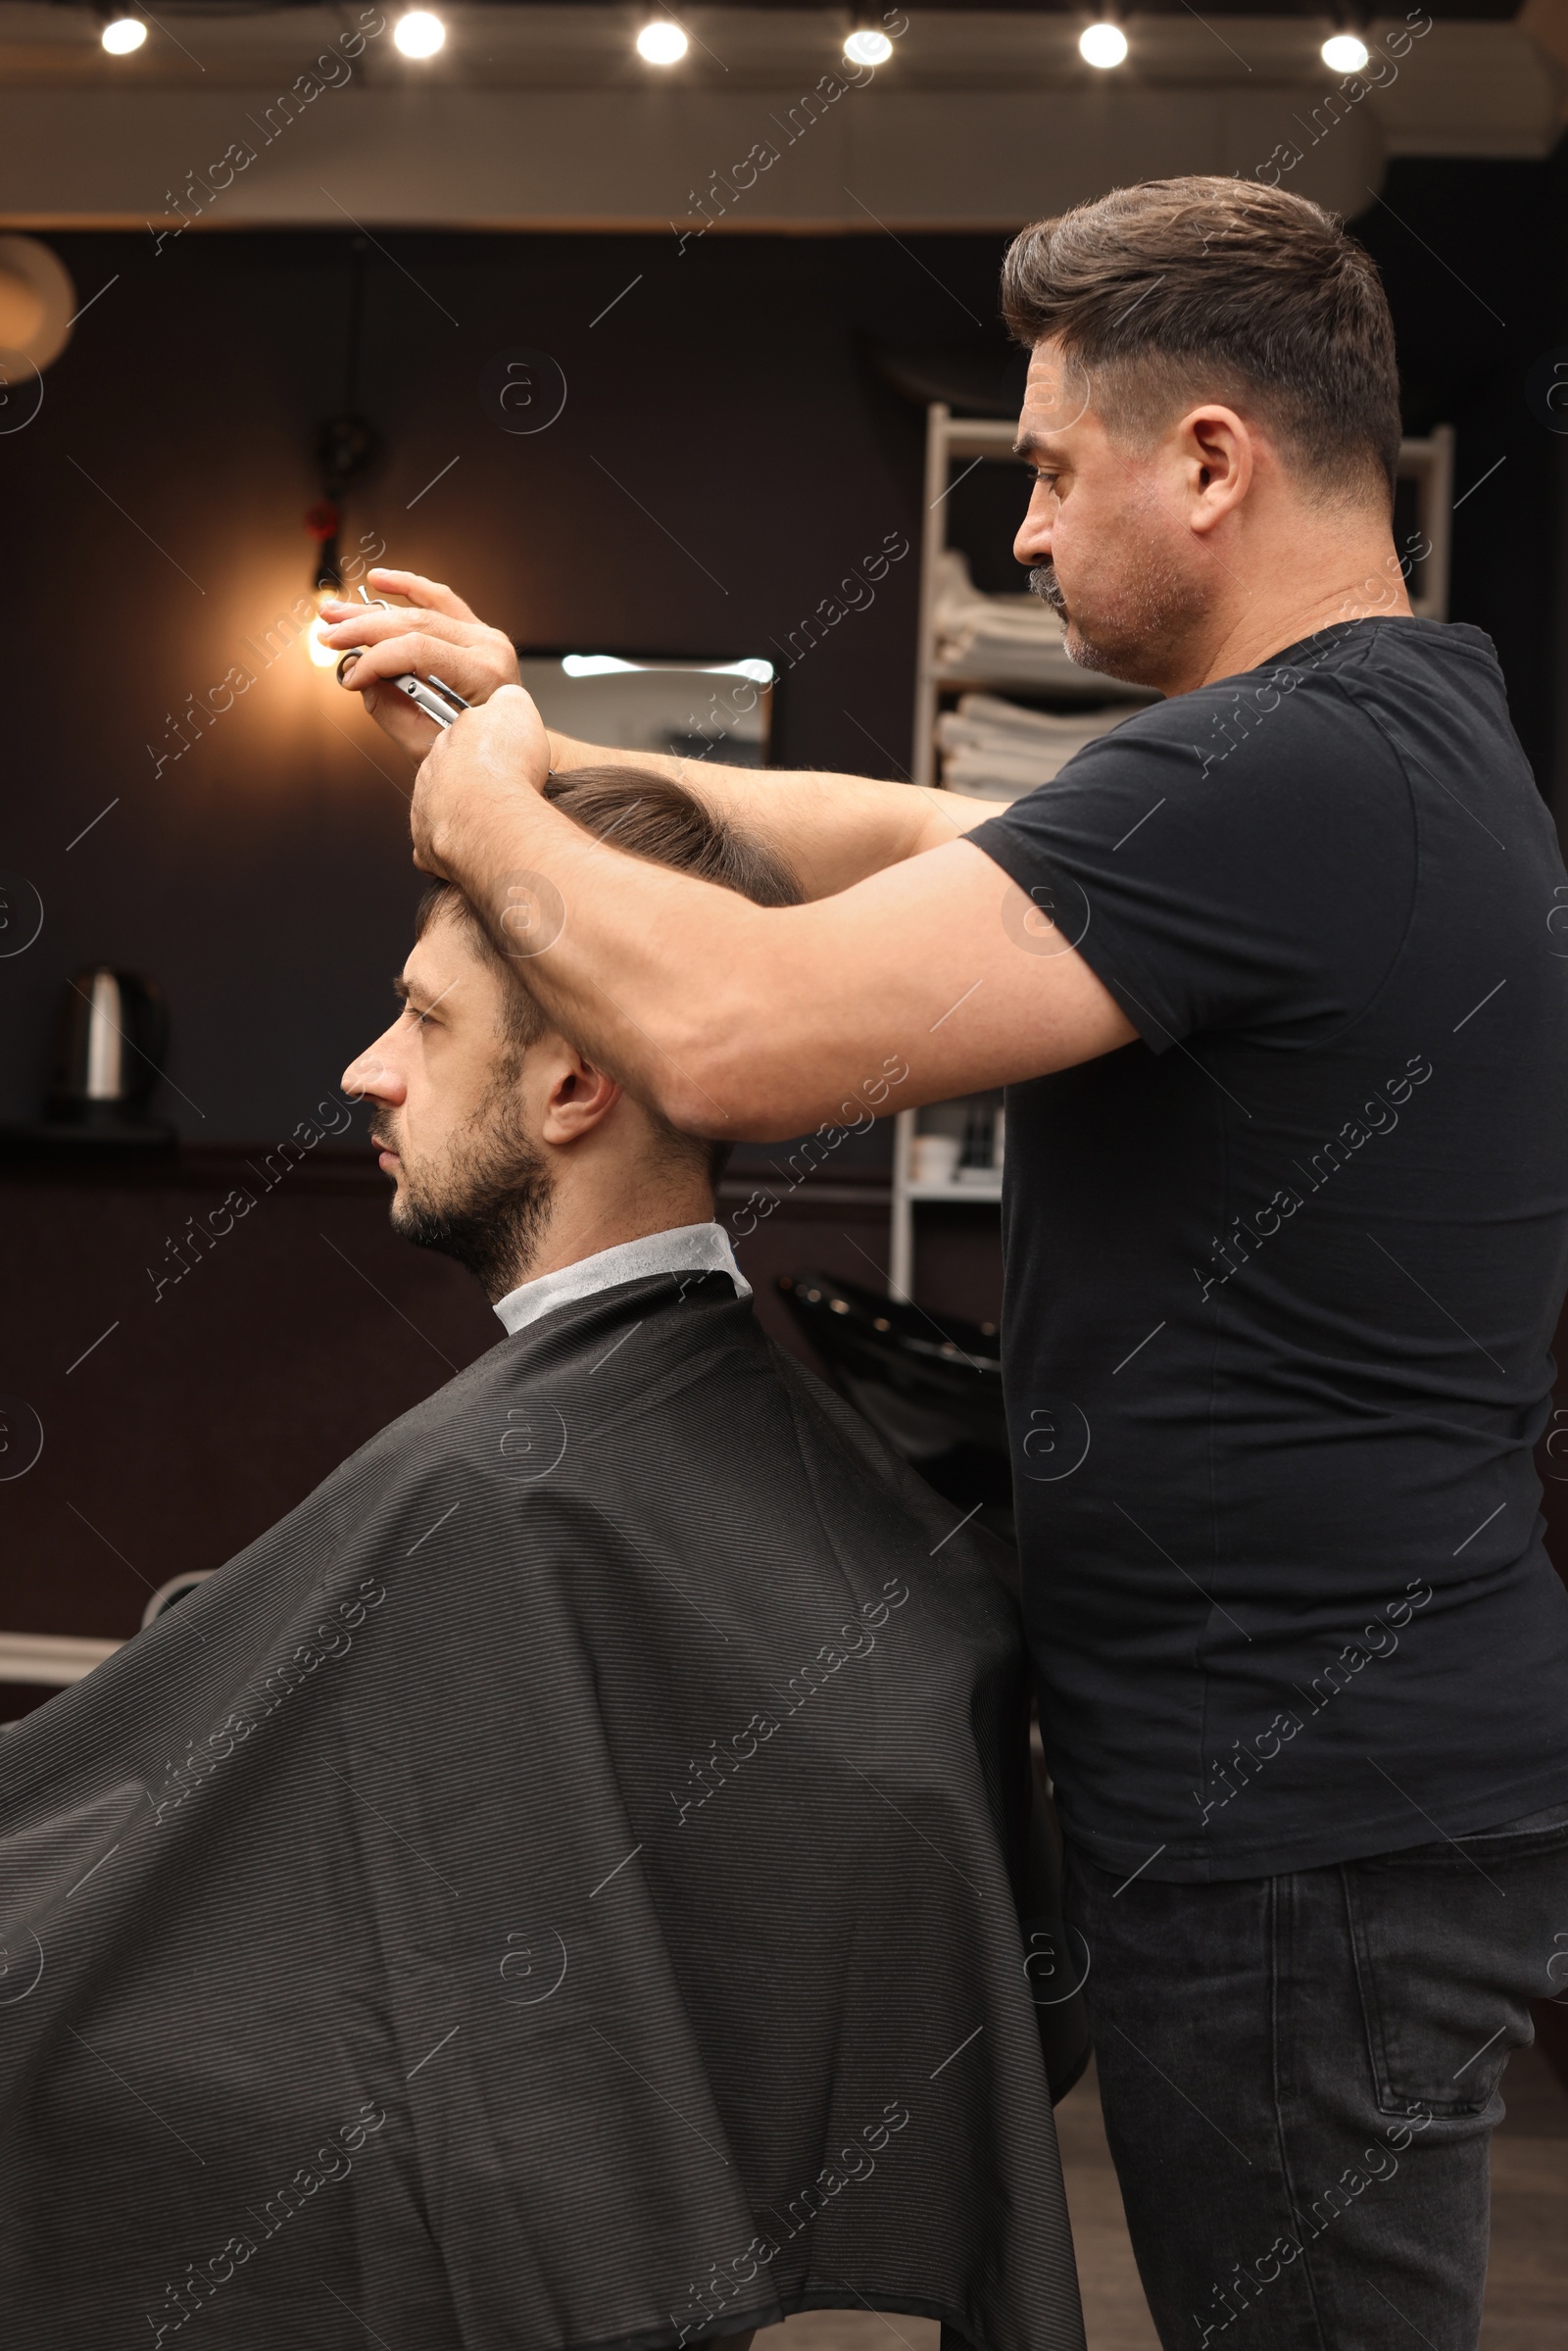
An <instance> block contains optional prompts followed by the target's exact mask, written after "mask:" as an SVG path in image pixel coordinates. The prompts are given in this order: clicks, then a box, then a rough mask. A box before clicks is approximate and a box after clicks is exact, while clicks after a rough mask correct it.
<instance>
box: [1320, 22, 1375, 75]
mask: <svg viewBox="0 0 1568 2351" xmlns="http://www.w3.org/2000/svg"><path fill="white" fill-rule="evenodd" d="M1368 54H1369V52H1368V50H1367V45H1366V43H1365V41H1363V40H1360V39H1358V37H1357V36H1356V34H1354V33H1353V32H1335V33H1331V34H1330V35H1329V38H1328V39H1327V40H1326V41H1325V42H1324V44H1323V46H1322V48H1321V49H1320V50H1319V51H1318V55H1319V56H1320V57H1321V58H1322V60H1323V63H1324V64H1325V65H1326V66H1327V67H1328V70H1329V72H1330V73H1360V71H1361V68H1362V67H1363V66H1364V65H1365V64H1366V61H1367V57H1368Z"/></svg>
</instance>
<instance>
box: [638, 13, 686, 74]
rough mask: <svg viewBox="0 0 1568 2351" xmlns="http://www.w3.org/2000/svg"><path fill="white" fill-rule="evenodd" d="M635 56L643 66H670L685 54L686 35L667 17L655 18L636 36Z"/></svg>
mask: <svg viewBox="0 0 1568 2351" xmlns="http://www.w3.org/2000/svg"><path fill="white" fill-rule="evenodd" d="M637 54H638V56H639V57H640V58H641V59H642V60H643V62H644V64H645V65H650V66H672V65H674V64H675V63H676V62H677V60H678V59H680V58H683V57H684V56H685V54H686V35H685V34H684V33H683V32H682V30H681V28H680V26H679V25H678V24H670V22H669V20H668V18H667V17H656V18H655V19H654V21H653V23H652V24H645V25H644V26H643V28H642V30H641V32H640V33H639V34H638V35H637Z"/></svg>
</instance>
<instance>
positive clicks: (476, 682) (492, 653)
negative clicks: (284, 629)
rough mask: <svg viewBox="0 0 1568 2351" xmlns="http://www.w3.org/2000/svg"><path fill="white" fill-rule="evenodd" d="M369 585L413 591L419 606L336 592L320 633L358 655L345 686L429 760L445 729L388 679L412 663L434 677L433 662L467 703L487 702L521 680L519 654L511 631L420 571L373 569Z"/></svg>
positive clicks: (375, 590)
mask: <svg viewBox="0 0 1568 2351" xmlns="http://www.w3.org/2000/svg"><path fill="white" fill-rule="evenodd" d="M368 587H369V592H370V594H371V595H381V596H388V595H390V596H407V597H409V598H410V599H411V601H412V604H413V607H414V610H413V611H407V610H404V609H403V608H401V607H399V606H386V607H377V606H372V605H367V604H361V603H359V602H358V601H355V602H353V603H351V602H350V601H349V600H348V599H347V598H346V597H343V598H334V599H333V600H332V601H331V602H330V603H324V604H323V605H322V607H321V617H322V619H323V620H324V621H325V622H326V623H327V624H328V625H327V626H325V627H324V628H323V629H322V631H321V639H322V642H323V643H324V644H327V645H334V646H336V647H337V649H338V651H339V652H340V653H348V652H354V653H356V654H357V655H358V659H357V660H356V661H354V663H353V664H352V666H351V667H349V668H346V669H345V670H344V672H343V683H344V685H345V686H347V687H348V689H349V690H350V692H351V693H354V694H363V695H364V697H365V707H366V709H367V710H368V711H369V713H370V715H371V717H372V718H373V719H374V720H375V722H376V724H377V726H379V727H380V728H381V729H382V730H383V732H384V733H386V734H388V735H390V736H391V738H392V740H393V742H394V743H396V744H397V746H398V747H399V749H400V750H402V751H406V752H409V753H410V754H411V755H412V756H413V757H414V758H415V759H423V758H424V756H425V754H426V753H427V752H428V751H429V750H430V748H431V746H432V744H433V743H434V742H435V741H436V739H437V736H438V735H439V734H440V733H441V731H442V730H441V729H440V728H439V727H437V725H436V723H435V721H434V719H433V718H426V717H425V715H424V713H423V712H422V711H421V710H417V709H416V708H415V706H414V704H413V703H412V702H410V700H409V698H408V696H407V695H406V694H400V693H398V692H397V690H396V688H395V687H392V686H390V685H388V684H387V683H386V681H387V679H388V678H393V677H406V676H407V675H408V673H409V671H410V670H411V669H412V670H413V671H414V673H415V674H416V676H417V677H425V678H427V677H428V676H429V674H430V672H431V670H432V669H433V670H434V671H435V673H436V675H437V677H439V678H441V679H442V680H443V681H444V683H445V684H447V685H449V686H452V687H454V688H455V689H456V690H457V692H458V693H459V694H461V695H462V696H463V699H464V701H465V702H471V703H482V702H488V701H489V699H490V697H491V695H492V694H493V693H494V692H495V691H496V688H497V687H498V686H515V685H516V683H517V676H518V673H517V657H516V654H515V651H514V650H513V645H512V640H511V638H510V637H507V636H504V635H503V633H502V632H501V630H500V629H498V628H487V627H486V625H485V623H484V622H483V621H482V620H480V619H479V618H478V617H477V615H476V614H475V613H473V612H470V611H469V610H468V607H467V606H466V604H465V603H464V601H463V599H462V597H461V596H454V595H453V593H452V590H451V589H450V588H443V587H440V586H438V585H437V583H436V582H435V581H434V580H429V579H421V578H420V576H419V574H418V573H417V571H372V572H371V573H370V574H369V579H368Z"/></svg>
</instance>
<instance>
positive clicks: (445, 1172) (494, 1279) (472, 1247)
mask: <svg viewBox="0 0 1568 2351" xmlns="http://www.w3.org/2000/svg"><path fill="white" fill-rule="evenodd" d="M520 1068H521V1063H520V1059H518V1060H516V1061H514V1062H513V1063H512V1064H511V1065H510V1066H509V1067H507V1068H504V1069H503V1070H501V1071H499V1072H498V1073H497V1076H496V1079H495V1081H494V1082H493V1084H492V1085H491V1087H490V1089H489V1091H488V1092H487V1093H486V1095H485V1098H484V1100H483V1102H481V1103H480V1104H479V1107H478V1109H477V1110H476V1111H475V1112H474V1114H473V1117H472V1119H471V1120H470V1121H469V1123H468V1125H467V1127H466V1128H465V1129H464V1130H463V1131H462V1132H461V1133H460V1134H459V1135H457V1136H455V1137H454V1138H453V1142H452V1146H451V1151H450V1155H449V1158H448V1162H447V1165H446V1166H445V1167H444V1168H443V1169H442V1170H441V1171H440V1172H439V1174H436V1173H433V1172H432V1171H431V1170H429V1169H427V1168H420V1167H417V1166H415V1167H411V1166H410V1164H409V1162H408V1160H407V1159H403V1187H402V1190H401V1191H400V1192H399V1193H398V1195H397V1198H396V1199H395V1200H394V1201H393V1203H392V1229H393V1231H394V1232H396V1233H400V1234H401V1235H402V1237H403V1239H404V1240H405V1241H412V1242H413V1244H414V1246H415V1248H416V1249H435V1250H436V1251H437V1252H438V1253H439V1254H440V1255H441V1256H443V1257H453V1258H456V1260H457V1262H458V1263H459V1264H460V1265H462V1266H465V1267H466V1269H467V1271H468V1272H469V1273H471V1274H472V1275H473V1277H474V1279H475V1280H476V1281H477V1282H478V1283H479V1284H480V1286H481V1288H482V1289H483V1290H484V1293H485V1296H486V1297H487V1298H489V1299H490V1301H491V1303H492V1305H493V1304H494V1303H495V1301H496V1300H497V1298H505V1297H506V1296H507V1294H508V1292H509V1291H512V1290H515V1289H516V1287H517V1285H518V1283H519V1282H523V1281H526V1279H527V1277H528V1270H529V1268H530V1266H531V1265H532V1264H533V1262H534V1260H535V1258H536V1257H537V1255H538V1253H539V1244H540V1241H541V1240H542V1238H543V1235H544V1231H545V1228H546V1226H547V1225H548V1224H549V1222H550V1210H551V1204H552V1196H553V1187H552V1183H551V1178H550V1170H549V1168H548V1166H547V1164H546V1161H545V1159H544V1156H543V1154H542V1153H541V1152H540V1151H538V1149H537V1148H536V1147H535V1146H534V1145H533V1144H532V1143H530V1142H529V1140H528V1138H527V1137H526V1136H525V1135H524V1134H523V1133H522V1131H521V1127H520V1124H519V1112H518V1109H517V1079H518V1076H519V1074H520ZM378 1124H379V1125H380V1126H381V1127H382V1128H384V1129H385V1131H386V1138H387V1141H388V1142H389V1143H390V1145H391V1147H392V1149H393V1150H394V1151H397V1150H398V1133H397V1120H396V1116H395V1114H394V1113H388V1112H383V1113H382V1115H381V1118H380V1120H379V1121H378ZM399 1156H400V1157H402V1153H401V1151H400V1152H399Z"/></svg>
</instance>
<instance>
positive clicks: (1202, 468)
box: [1179, 405, 1256, 533]
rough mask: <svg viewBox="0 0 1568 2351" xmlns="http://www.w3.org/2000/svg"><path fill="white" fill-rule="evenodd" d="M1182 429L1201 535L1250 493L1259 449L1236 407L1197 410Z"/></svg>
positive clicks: (1195, 525)
mask: <svg viewBox="0 0 1568 2351" xmlns="http://www.w3.org/2000/svg"><path fill="white" fill-rule="evenodd" d="M1179 431H1180V438H1181V448H1182V456H1183V459H1184V461H1185V470H1186V473H1187V476H1188V483H1189V496H1190V506H1189V512H1188V522H1189V525H1190V527H1191V528H1192V529H1193V530H1195V531H1198V532H1199V533H1204V532H1207V531H1211V530H1213V529H1214V528H1215V527H1216V525H1217V524H1218V523H1220V522H1222V521H1223V520H1224V519H1225V517H1226V515H1228V514H1232V513H1234V511H1235V509H1236V508H1237V507H1238V506H1239V505H1240V504H1241V502H1242V500H1243V499H1244V498H1245V497H1246V496H1247V494H1248V491H1249V490H1250V488H1251V484H1252V473H1253V468H1254V463H1255V457H1256V451H1255V448H1254V444H1253V439H1252V434H1251V431H1250V428H1249V426H1248V425H1247V424H1246V423H1245V422H1244V421H1243V419H1242V418H1241V417H1240V416H1238V415H1237V414H1236V412H1235V410H1234V409H1228V408H1221V407H1219V406H1217V405H1205V406H1204V407H1202V408H1200V409H1195V410H1193V412H1192V413H1191V415H1189V416H1185V417H1184V418H1183V419H1182V423H1181V425H1180V427H1179Z"/></svg>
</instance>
